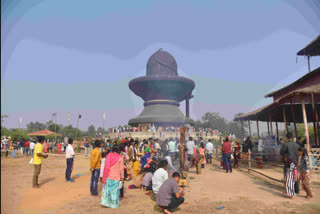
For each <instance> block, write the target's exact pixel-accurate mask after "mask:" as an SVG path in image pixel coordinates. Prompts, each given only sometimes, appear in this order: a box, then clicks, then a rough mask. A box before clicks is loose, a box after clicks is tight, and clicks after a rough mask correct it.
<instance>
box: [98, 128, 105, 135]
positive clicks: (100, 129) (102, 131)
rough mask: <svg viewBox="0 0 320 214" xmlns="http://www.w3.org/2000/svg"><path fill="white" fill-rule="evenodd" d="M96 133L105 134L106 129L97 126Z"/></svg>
mask: <svg viewBox="0 0 320 214" xmlns="http://www.w3.org/2000/svg"><path fill="white" fill-rule="evenodd" d="M97 133H101V134H106V130H105V129H103V128H102V127H99V128H98V129H97Z"/></svg>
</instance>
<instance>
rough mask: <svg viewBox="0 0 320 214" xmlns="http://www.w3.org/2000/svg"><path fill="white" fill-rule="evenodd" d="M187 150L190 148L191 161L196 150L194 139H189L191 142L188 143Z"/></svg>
mask: <svg viewBox="0 0 320 214" xmlns="http://www.w3.org/2000/svg"><path fill="white" fill-rule="evenodd" d="M187 148H188V160H190V159H191V158H192V156H193V149H194V148H196V146H195V144H194V142H193V138H192V137H189V142H188V143H187Z"/></svg>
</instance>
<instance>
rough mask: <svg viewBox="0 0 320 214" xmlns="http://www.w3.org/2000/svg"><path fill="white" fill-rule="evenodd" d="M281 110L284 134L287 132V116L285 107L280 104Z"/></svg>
mask: <svg viewBox="0 0 320 214" xmlns="http://www.w3.org/2000/svg"><path fill="white" fill-rule="evenodd" d="M282 111H283V122H284V127H285V128H286V134H288V124H287V116H286V109H285V107H284V105H282Z"/></svg>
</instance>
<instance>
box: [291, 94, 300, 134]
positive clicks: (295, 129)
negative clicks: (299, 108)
mask: <svg viewBox="0 0 320 214" xmlns="http://www.w3.org/2000/svg"><path fill="white" fill-rule="evenodd" d="M290 108H291V115H292V119H293V124H294V133H295V136H296V138H297V137H298V131H297V123H296V115H295V114H294V110H293V105H292V100H291V105H290Z"/></svg>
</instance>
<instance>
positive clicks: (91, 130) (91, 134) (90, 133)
mask: <svg viewBox="0 0 320 214" xmlns="http://www.w3.org/2000/svg"><path fill="white" fill-rule="evenodd" d="M87 133H88V136H89V137H94V136H95V134H96V128H95V127H94V125H91V126H89V127H88V132H87Z"/></svg>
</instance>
